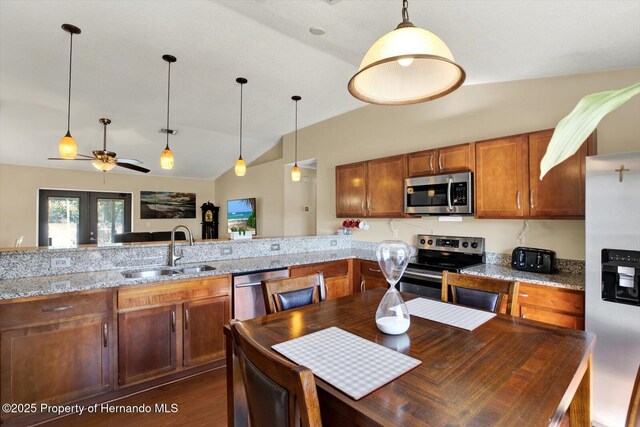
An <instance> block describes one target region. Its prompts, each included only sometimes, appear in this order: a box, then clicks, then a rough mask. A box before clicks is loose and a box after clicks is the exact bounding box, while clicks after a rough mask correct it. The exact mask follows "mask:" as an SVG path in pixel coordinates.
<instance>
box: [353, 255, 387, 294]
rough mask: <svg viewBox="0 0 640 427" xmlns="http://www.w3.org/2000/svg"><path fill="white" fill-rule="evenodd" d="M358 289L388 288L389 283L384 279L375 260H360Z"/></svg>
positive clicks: (361, 290)
mask: <svg viewBox="0 0 640 427" xmlns="http://www.w3.org/2000/svg"><path fill="white" fill-rule="evenodd" d="M358 286H359V291H360V292H364V291H368V290H369V289H373V288H388V287H389V284H388V283H387V279H385V277H384V274H382V270H380V265H378V263H377V262H375V261H364V260H361V261H360V282H359V284H358Z"/></svg>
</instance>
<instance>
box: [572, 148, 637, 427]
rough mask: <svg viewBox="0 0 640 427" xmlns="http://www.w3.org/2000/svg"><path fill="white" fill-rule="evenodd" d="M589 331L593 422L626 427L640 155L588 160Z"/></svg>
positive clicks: (632, 365) (632, 371)
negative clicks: (592, 338) (592, 342)
mask: <svg viewBox="0 0 640 427" xmlns="http://www.w3.org/2000/svg"><path fill="white" fill-rule="evenodd" d="M586 174H587V175H586V258H585V260H586V301H585V329H586V330H587V331H589V332H593V333H595V334H596V346H595V350H594V355H593V383H592V393H593V395H592V397H593V407H592V409H593V412H592V414H593V421H594V425H596V426H610V427H613V426H623V425H624V423H625V417H626V413H627V408H628V405H629V399H630V397H631V392H632V389H633V382H634V380H635V376H636V372H637V371H638V366H639V365H640V303H639V300H638V291H639V289H638V288H639V284H638V283H639V277H640V152H632V153H621V154H612V155H602V156H593V157H587V171H586Z"/></svg>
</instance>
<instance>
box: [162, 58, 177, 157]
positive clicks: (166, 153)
mask: <svg viewBox="0 0 640 427" xmlns="http://www.w3.org/2000/svg"><path fill="white" fill-rule="evenodd" d="M162 59H164V60H165V61H167V63H168V64H169V75H168V78H167V128H166V129H163V131H164V132H166V133H167V145H166V146H165V147H164V150H163V151H162V154H161V155H160V166H161V167H162V169H173V153H172V152H171V149H170V148H169V134H173V133H174V131H172V130H171V128H170V127H169V100H170V99H171V63H172V62H176V61H177V59H176V57H175V56H171V55H162Z"/></svg>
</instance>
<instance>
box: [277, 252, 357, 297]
mask: <svg viewBox="0 0 640 427" xmlns="http://www.w3.org/2000/svg"><path fill="white" fill-rule="evenodd" d="M352 269H353V261H352V260H350V259H349V260H347V259H345V260H340V261H329V262H321V263H317V264H308V265H297V266H294V267H289V276H290V277H300V276H307V275H309V274H314V273H322V275H323V276H324V283H325V285H326V287H327V299H334V298H339V297H343V296H346V295H351V293H352V292H351V288H352V281H351V280H352V279H351V271H352Z"/></svg>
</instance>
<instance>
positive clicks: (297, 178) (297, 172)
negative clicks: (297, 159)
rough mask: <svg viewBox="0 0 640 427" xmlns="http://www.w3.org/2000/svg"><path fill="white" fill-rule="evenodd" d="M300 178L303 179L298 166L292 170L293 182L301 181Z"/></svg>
mask: <svg viewBox="0 0 640 427" xmlns="http://www.w3.org/2000/svg"><path fill="white" fill-rule="evenodd" d="M300 178H302V173H301V172H300V168H299V167H298V165H295V166H293V169H291V181H296V182H297V181H300Z"/></svg>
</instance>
